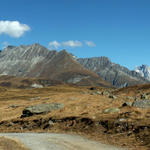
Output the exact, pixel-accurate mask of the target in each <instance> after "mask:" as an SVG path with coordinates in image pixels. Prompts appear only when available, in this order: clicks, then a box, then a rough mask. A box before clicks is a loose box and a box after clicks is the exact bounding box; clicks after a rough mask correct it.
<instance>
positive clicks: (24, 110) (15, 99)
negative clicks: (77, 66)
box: [0, 85, 150, 150]
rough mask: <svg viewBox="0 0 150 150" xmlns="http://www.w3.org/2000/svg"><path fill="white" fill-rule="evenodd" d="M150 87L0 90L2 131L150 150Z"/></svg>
mask: <svg viewBox="0 0 150 150" xmlns="http://www.w3.org/2000/svg"><path fill="white" fill-rule="evenodd" d="M149 98H150V85H140V86H134V87H129V88H123V89H113V88H100V87H79V86H78V87H76V86H71V85H70V86H69V85H57V86H51V87H43V88H25V89H19V88H3V87H2V88H0V111H1V113H0V132H46V133H47V132H53V133H54V132H55V133H69V134H72V133H73V134H78V135H82V136H86V137H88V138H91V139H94V140H97V141H101V142H103V143H107V144H112V145H118V146H121V147H124V148H125V147H128V148H130V149H133V150H138V149H140V150H148V149H150V144H149V142H150V109H149V108H150V102H149Z"/></svg>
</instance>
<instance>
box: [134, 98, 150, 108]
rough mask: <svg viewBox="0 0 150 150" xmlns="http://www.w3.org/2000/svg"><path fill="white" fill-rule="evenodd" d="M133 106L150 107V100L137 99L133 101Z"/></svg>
mask: <svg viewBox="0 0 150 150" xmlns="http://www.w3.org/2000/svg"><path fill="white" fill-rule="evenodd" d="M132 106H134V107H138V108H150V100H146V99H144V100H136V101H135V102H133V104H132Z"/></svg>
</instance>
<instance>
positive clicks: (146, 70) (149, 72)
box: [134, 65, 150, 80]
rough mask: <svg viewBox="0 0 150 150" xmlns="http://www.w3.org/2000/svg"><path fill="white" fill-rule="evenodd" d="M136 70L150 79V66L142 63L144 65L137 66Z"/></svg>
mask: <svg viewBox="0 0 150 150" xmlns="http://www.w3.org/2000/svg"><path fill="white" fill-rule="evenodd" d="M134 71H135V72H138V73H139V74H140V75H141V76H142V77H144V78H145V79H147V80H150V67H149V66H147V65H142V66H139V67H136V68H135V70H134Z"/></svg>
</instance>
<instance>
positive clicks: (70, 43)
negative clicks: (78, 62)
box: [62, 40, 82, 47]
mask: <svg viewBox="0 0 150 150" xmlns="http://www.w3.org/2000/svg"><path fill="white" fill-rule="evenodd" d="M62 45H63V46H68V47H81V46H82V42H80V41H77V40H76V41H72V40H70V41H64V42H62Z"/></svg>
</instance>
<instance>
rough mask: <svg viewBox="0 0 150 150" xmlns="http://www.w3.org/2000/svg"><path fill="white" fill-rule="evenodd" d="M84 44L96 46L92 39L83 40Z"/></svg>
mask: <svg viewBox="0 0 150 150" xmlns="http://www.w3.org/2000/svg"><path fill="white" fill-rule="evenodd" d="M85 44H86V45H87V46H89V47H95V46H96V44H95V43H94V42H92V41H85Z"/></svg>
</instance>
